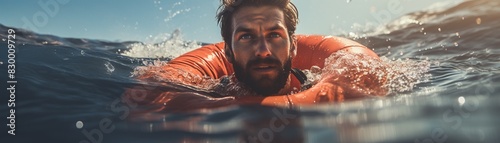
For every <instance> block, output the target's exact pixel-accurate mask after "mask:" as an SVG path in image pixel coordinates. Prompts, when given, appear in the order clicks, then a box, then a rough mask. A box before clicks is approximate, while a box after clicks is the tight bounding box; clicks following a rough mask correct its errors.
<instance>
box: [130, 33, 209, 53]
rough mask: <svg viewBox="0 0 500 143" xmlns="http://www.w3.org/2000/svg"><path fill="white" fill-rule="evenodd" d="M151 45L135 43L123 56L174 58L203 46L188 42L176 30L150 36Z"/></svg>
mask: <svg viewBox="0 0 500 143" xmlns="http://www.w3.org/2000/svg"><path fill="white" fill-rule="evenodd" d="M146 41H149V43H156V42H157V41H160V42H159V43H156V44H145V43H134V44H131V45H129V46H128V49H129V50H127V51H125V52H123V53H122V55H125V56H130V57H140V58H174V57H178V56H179V55H182V54H184V53H186V52H188V51H191V50H193V49H196V48H198V47H200V46H201V45H200V44H199V43H198V42H196V41H186V40H183V38H182V33H181V31H180V30H179V29H176V30H175V31H174V32H172V34H162V35H158V36H154V37H153V36H150V38H149V39H147V40H146Z"/></svg>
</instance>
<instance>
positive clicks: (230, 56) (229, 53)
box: [224, 43, 234, 63]
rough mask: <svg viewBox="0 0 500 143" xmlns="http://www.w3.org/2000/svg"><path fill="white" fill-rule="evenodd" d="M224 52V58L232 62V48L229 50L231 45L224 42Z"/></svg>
mask: <svg viewBox="0 0 500 143" xmlns="http://www.w3.org/2000/svg"><path fill="white" fill-rule="evenodd" d="M224 45H225V46H224V54H226V59H227V61H229V63H233V62H234V55H233V50H231V47H229V46H228V45H227V43H225V44H224Z"/></svg>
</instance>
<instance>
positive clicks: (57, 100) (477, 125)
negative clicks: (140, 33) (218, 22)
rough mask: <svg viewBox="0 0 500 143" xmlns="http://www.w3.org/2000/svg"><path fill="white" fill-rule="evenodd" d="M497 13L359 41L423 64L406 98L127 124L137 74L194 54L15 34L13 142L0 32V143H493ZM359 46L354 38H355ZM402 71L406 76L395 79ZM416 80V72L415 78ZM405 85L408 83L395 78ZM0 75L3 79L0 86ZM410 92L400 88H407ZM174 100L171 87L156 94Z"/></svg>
mask: <svg viewBox="0 0 500 143" xmlns="http://www.w3.org/2000/svg"><path fill="white" fill-rule="evenodd" d="M498 7H500V1H497V0H474V1H465V2H463V3H460V4H458V5H455V6H451V7H449V8H446V9H439V10H436V9H434V10H432V9H431V10H425V11H417V12H413V13H409V14H406V15H404V16H403V17H401V18H398V19H396V20H395V21H393V22H391V23H388V24H387V25H385V26H383V27H378V28H376V29H373V30H372V31H369V32H364V33H362V34H356V33H352V34H348V35H338V36H343V37H348V38H351V39H354V40H356V41H359V42H361V43H363V44H365V45H367V46H368V47H370V48H372V49H373V50H374V51H375V52H376V53H377V54H379V55H380V56H383V57H385V58H387V59H388V61H391V62H394V63H403V64H401V65H403V66H404V65H405V64H404V63H407V64H406V65H407V66H412V65H418V64H419V63H429V64H427V65H429V67H428V69H418V68H417V69H415V70H422V72H425V74H426V75H429V76H424V77H422V81H419V82H413V83H415V85H411V86H410V87H412V89H411V90H401V91H397V92H394V93H392V94H390V95H389V96H387V97H382V98H377V97H374V98H366V99H360V100H355V101H348V102H342V103H327V104H318V105H315V106H302V107H296V108H294V109H282V108H276V107H263V106H229V107H223V108H217V109H206V110H200V111H193V112H186V113H165V112H150V113H144V114H140V116H137V115H134V114H132V113H131V112H130V111H131V110H132V109H133V108H140V107H136V106H133V105H127V104H125V103H127V101H126V100H124V99H122V94H123V93H124V91H125V89H127V88H130V87H133V86H138V85H139V86H140V85H145V84H147V83H141V82H139V81H136V80H135V79H134V78H133V77H132V73H133V72H134V70H135V69H136V68H137V67H141V66H144V65H151V64H154V63H159V62H161V61H164V62H165V61H168V60H170V59H171V58H174V57H176V56H178V55H180V54H182V53H184V52H186V51H189V50H191V49H193V48H196V47H199V46H200V45H202V44H203V43H199V42H193V41H185V40H182V39H181V38H180V36H178V35H179V34H180V32H179V31H177V32H174V33H172V34H170V35H167V36H165V37H166V38H165V39H163V40H162V41H163V42H160V43H157V44H144V43H140V42H135V41H128V42H107V41H100V40H91V39H75V38H63V37H58V36H55V35H42V34H38V33H33V32H29V31H25V30H22V29H16V28H13V29H14V30H15V31H16V58H15V60H16V61H15V62H16V73H15V79H16V80H17V83H16V84H15V86H16V92H15V95H16V97H15V100H16V101H15V108H14V109H15V116H16V118H15V123H16V124H15V125H16V126H15V129H16V131H15V133H16V135H15V136H11V135H9V134H8V133H7V131H8V130H10V127H9V126H5V125H7V124H8V122H9V121H10V120H8V119H6V117H8V116H9V115H10V114H9V111H10V109H11V108H10V107H8V106H6V104H7V103H8V100H9V97H8V96H4V95H9V94H8V92H9V91H8V90H5V88H8V86H9V85H10V84H9V85H7V84H5V81H7V80H9V79H8V77H7V61H8V59H7V56H6V55H7V48H6V47H7V39H8V34H7V31H8V29H9V28H10V27H5V26H3V25H0V31H2V32H1V33H0V39H2V40H1V41H0V43H1V44H0V45H1V47H4V48H2V49H3V50H1V51H0V53H1V56H0V61H2V62H3V64H1V65H0V69H1V70H0V71H1V72H2V73H1V74H2V76H0V79H1V81H2V88H3V90H0V92H1V93H2V96H1V97H0V98H1V101H2V102H3V103H2V106H0V113H1V116H2V118H3V119H2V120H1V123H2V124H3V125H2V127H1V129H2V133H0V137H1V138H0V139H1V140H2V142H4V140H5V141H6V142H79V143H85V142H217V143H219V142H271V141H272V142H417V143H419V142H426V143H430V142H499V141H500V136H498V132H499V131H500V120H499V118H500V112H499V111H500V110H499V109H500V104H499V103H500V97H499V94H500V91H499V89H500V74H499V73H500V47H499V46H500V41H499V40H498V39H500V24H499V23H500V9H498ZM359 35H361V36H359ZM401 68H405V67H401ZM417 73H418V72H417ZM403 74H405V73H403ZM4 75H5V76H4ZM408 84H409V83H408ZM162 88H165V89H170V90H177V89H178V88H179V87H175V86H172V87H162Z"/></svg>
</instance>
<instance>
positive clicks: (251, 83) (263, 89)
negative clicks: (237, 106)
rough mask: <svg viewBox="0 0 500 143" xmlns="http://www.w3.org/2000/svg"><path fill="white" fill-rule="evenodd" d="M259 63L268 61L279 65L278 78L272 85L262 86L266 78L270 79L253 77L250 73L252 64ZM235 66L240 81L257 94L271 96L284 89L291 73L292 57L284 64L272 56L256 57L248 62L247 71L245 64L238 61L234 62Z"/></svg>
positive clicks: (235, 72)
mask: <svg viewBox="0 0 500 143" xmlns="http://www.w3.org/2000/svg"><path fill="white" fill-rule="evenodd" d="M259 63H268V64H270V63H272V64H275V65H279V66H278V67H279V72H278V76H277V77H276V79H274V80H273V81H271V82H272V83H271V86H262V85H263V84H262V82H265V80H269V78H266V77H263V78H261V79H253V78H252V76H251V74H250V72H251V67H252V65H255V64H259ZM233 68H234V74H235V75H236V78H237V79H238V81H240V82H242V83H244V84H245V85H247V86H248V87H250V88H251V89H252V90H253V91H254V92H255V93H257V94H260V95H264V96H269V95H273V94H277V93H278V92H279V91H280V90H281V89H283V87H285V85H286V82H287V80H288V75H289V74H290V71H291V69H292V60H291V58H288V59H287V60H286V61H285V65H284V66H283V65H282V64H281V63H280V62H279V61H278V60H277V59H272V58H265V59H255V60H251V61H249V62H248V63H247V65H246V68H245V69H246V71H245V70H244V69H243V66H242V65H240V64H239V63H237V62H235V63H234V64H233ZM271 80H272V79H271Z"/></svg>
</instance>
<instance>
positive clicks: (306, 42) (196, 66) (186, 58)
mask: <svg viewBox="0 0 500 143" xmlns="http://www.w3.org/2000/svg"><path fill="white" fill-rule="evenodd" d="M295 36H296V40H297V55H296V56H295V58H293V61H292V68H296V69H300V70H304V69H310V68H311V67H312V66H318V67H320V68H323V67H324V63H325V59H326V58H328V57H329V56H330V55H332V54H333V53H334V52H337V51H339V50H341V49H349V50H350V52H353V53H363V54H368V55H370V56H374V57H378V56H377V54H375V53H374V52H373V51H371V50H368V49H367V48H366V47H365V46H363V45H361V44H359V43H357V42H354V41H352V40H348V39H345V38H340V37H334V36H319V35H295ZM224 44H225V43H224V42H221V43H217V44H210V45H205V46H202V47H200V48H198V49H195V50H193V51H191V52H188V53H185V54H183V55H181V56H179V57H177V58H175V59H172V60H171V61H169V62H168V64H166V65H165V66H162V67H161V69H162V70H163V71H178V70H182V71H183V72H187V73H190V74H192V75H195V76H199V77H210V78H212V79H219V78H221V77H223V76H227V75H231V74H233V72H234V71H233V67H232V64H231V63H230V62H229V61H228V59H227V58H226V55H225V53H224V46H225V45H224ZM168 73H175V72H168ZM153 76H161V77H162V78H163V79H178V78H179V75H175V74H160V75H158V73H157V72H151V73H146V74H143V75H142V76H140V77H139V79H148V78H151V77H153ZM180 81H182V80H181V79H180ZM183 82H191V81H188V80H185V81H183ZM291 84H292V86H293V87H298V88H299V89H300V80H298V79H297V78H292V81H291ZM315 86H316V85H315ZM317 86H318V87H314V86H313V87H312V88H310V89H308V90H309V91H310V92H315V93H314V94H321V92H323V91H320V90H322V89H320V88H329V89H333V90H335V91H333V92H339V93H342V92H343V91H342V89H339V88H338V87H333V86H335V85H332V84H327V85H317ZM320 86H323V87H320ZM308 90H306V91H308ZM306 91H304V92H301V93H298V94H303V95H297V96H300V98H299V97H288V96H287V95H282V96H268V97H255V98H252V97H243V98H241V99H235V98H231V99H224V101H226V100H227V103H226V102H224V103H221V102H220V101H219V102H218V104H221V106H222V105H224V104H234V103H235V102H236V103H238V104H247V103H248V104H255V103H260V104H264V105H280V106H289V105H291V104H307V103H315V102H316V101H317V100H318V99H317V98H319V97H318V96H316V95H314V96H312V95H311V96H309V95H307V94H311V93H308V92H306ZM147 94H150V91H148V93H147ZM156 94H158V93H156ZM159 94H160V95H148V96H154V97H151V98H150V101H151V100H152V101H154V102H157V103H167V102H182V103H185V102H187V100H191V99H190V98H187V97H186V98H182V99H183V101H174V100H172V99H169V98H165V97H159V96H161V95H164V94H166V93H159ZM326 94H327V93H326ZM335 96H337V97H333V98H334V99H330V100H336V101H342V100H343V99H344V97H343V95H337V94H335ZM178 99H181V98H178ZM184 100H186V101H184ZM192 100H194V99H193V98H192ZM207 100H212V101H215V100H214V99H207ZM193 102H194V101H193ZM198 102H199V101H198ZM197 104H202V103H197ZM207 106H208V105H207ZM213 106H219V105H213ZM210 107H212V106H210Z"/></svg>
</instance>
